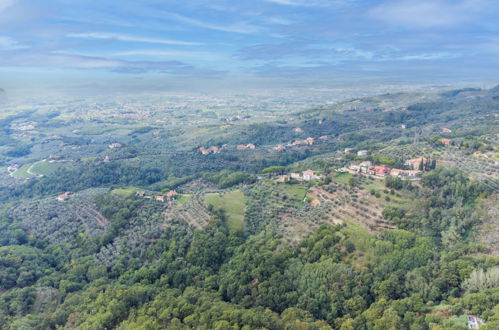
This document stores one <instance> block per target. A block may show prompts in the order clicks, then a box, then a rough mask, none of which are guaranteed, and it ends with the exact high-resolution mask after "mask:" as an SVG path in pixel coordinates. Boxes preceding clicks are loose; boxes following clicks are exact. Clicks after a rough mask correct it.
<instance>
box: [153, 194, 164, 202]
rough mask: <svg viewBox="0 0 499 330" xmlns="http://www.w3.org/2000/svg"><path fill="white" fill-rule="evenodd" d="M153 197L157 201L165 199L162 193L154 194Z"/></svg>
mask: <svg viewBox="0 0 499 330" xmlns="http://www.w3.org/2000/svg"><path fill="white" fill-rule="evenodd" d="M154 199H155V200H157V201H158V202H164V201H165V196H163V195H156V196H154Z"/></svg>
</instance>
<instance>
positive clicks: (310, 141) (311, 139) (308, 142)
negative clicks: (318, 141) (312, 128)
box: [305, 137, 315, 145]
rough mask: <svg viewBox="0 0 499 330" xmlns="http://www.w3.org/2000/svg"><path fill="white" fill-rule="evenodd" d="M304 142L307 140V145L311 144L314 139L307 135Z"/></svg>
mask: <svg viewBox="0 0 499 330" xmlns="http://www.w3.org/2000/svg"><path fill="white" fill-rule="evenodd" d="M305 142H307V144H308V145H312V144H314V142H315V139H314V138H313V137H308V138H306V139H305Z"/></svg>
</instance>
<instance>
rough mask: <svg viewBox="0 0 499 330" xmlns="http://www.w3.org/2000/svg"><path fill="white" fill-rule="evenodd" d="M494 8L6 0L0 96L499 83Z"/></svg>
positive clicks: (347, 1) (474, 2) (445, 2)
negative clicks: (133, 87)
mask: <svg viewBox="0 0 499 330" xmlns="http://www.w3.org/2000/svg"><path fill="white" fill-rule="evenodd" d="M497 17H499V1H494V0H453V1H449V0H419V1H417V0H414V1H408V0H399V1H393V0H370V1H361V0H330V1H325V0H251V1H246V0H237V1H223V0H222V1H217V0H212V1H210V0H185V1H168V0H166V1H165V0H163V1H159V0H158V1H153V0H143V1H128V0H121V1H107V0H101V1H90V0H88V1H86V0H43V1H42V0H40V1H36V0H32V1H29V0H0V85H2V84H3V85H4V86H16V84H17V85H24V84H26V83H27V82H28V81H37V82H38V83H42V82H46V83H47V84H48V85H50V84H57V83H59V84H64V83H66V82H72V83H77V82H78V83H83V82H85V83H88V82H91V81H93V80H94V81H95V80H101V81H128V80H129V81H150V82H158V81H169V82H172V83H173V82H179V81H184V82H187V81H194V80H196V81H203V82H210V81H236V80H240V81H243V80H248V81H261V82H272V81H284V80H287V81H295V82H304V81H307V82H309V83H311V84H325V83H328V82H331V81H336V82H338V81H345V82H347V81H348V82H352V81H356V80H362V81H364V80H370V79H371V80H373V81H409V82H410V81H414V82H416V81H417V82H428V83H431V82H433V81H434V82H438V81H453V80H456V81H458V80H461V81H463V80H466V81H467V80H470V81H480V80H484V81H491V80H494V79H495V77H496V76H497V74H498V73H499V72H498V71H499V70H498V68H499V20H498V19H497Z"/></svg>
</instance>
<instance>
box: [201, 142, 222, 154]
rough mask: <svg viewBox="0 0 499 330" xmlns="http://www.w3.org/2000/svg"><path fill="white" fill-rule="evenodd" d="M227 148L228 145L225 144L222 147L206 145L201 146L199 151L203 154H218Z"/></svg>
mask: <svg viewBox="0 0 499 330" xmlns="http://www.w3.org/2000/svg"><path fill="white" fill-rule="evenodd" d="M226 148H227V145H226V144H224V145H223V146H221V147H217V146H211V147H208V148H205V147H199V148H198V152H199V153H200V154H202V155H209V154H218V153H220V152H222V150H224V149H226Z"/></svg>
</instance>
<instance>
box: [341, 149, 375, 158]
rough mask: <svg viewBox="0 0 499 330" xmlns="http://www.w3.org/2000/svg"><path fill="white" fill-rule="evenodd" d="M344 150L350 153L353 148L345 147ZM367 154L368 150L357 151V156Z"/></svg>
mask: <svg viewBox="0 0 499 330" xmlns="http://www.w3.org/2000/svg"><path fill="white" fill-rule="evenodd" d="M344 152H345V153H346V154H349V153H352V152H353V148H345V150H344ZM368 154H369V150H359V151H357V156H359V157H365V156H367V155H368Z"/></svg>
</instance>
